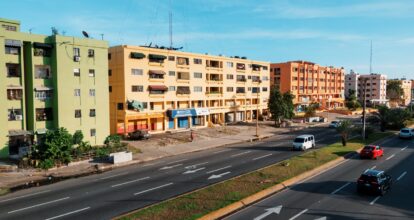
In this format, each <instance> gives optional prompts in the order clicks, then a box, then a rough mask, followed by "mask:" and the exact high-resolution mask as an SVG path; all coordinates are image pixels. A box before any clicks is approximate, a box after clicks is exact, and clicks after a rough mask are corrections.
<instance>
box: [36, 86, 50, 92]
mask: <svg viewBox="0 0 414 220" xmlns="http://www.w3.org/2000/svg"><path fill="white" fill-rule="evenodd" d="M50 90H53V88H50V87H44V86H39V87H36V88H35V91H50Z"/></svg>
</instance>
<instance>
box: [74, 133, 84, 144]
mask: <svg viewBox="0 0 414 220" xmlns="http://www.w3.org/2000/svg"><path fill="white" fill-rule="evenodd" d="M82 141H83V133H82V131H80V130H77V131H75V133H74V134H73V144H75V145H80V144H81V143H82Z"/></svg>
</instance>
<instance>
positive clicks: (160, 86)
mask: <svg viewBox="0 0 414 220" xmlns="http://www.w3.org/2000/svg"><path fill="white" fill-rule="evenodd" d="M148 88H149V90H151V91H154V90H157V91H167V90H168V87H166V86H164V85H158V86H157V85H150V86H148Z"/></svg>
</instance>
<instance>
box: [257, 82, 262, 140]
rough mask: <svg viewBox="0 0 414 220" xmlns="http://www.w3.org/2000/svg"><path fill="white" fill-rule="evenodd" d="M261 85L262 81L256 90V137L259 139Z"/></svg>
mask: <svg viewBox="0 0 414 220" xmlns="http://www.w3.org/2000/svg"><path fill="white" fill-rule="evenodd" d="M260 83H261V80H259V86H258V87H257V89H256V100H257V101H256V137H259V91H260Z"/></svg>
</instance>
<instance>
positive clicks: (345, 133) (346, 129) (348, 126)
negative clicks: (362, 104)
mask: <svg viewBox="0 0 414 220" xmlns="http://www.w3.org/2000/svg"><path fill="white" fill-rule="evenodd" d="M352 127H353V126H352V122H351V121H350V120H344V121H342V122H341V123H340V125H339V126H338V127H337V128H336V131H337V132H338V133H339V134H341V139H342V146H346V144H347V141H348V137H349V134H350V133H351V132H352Z"/></svg>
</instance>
